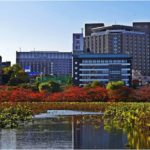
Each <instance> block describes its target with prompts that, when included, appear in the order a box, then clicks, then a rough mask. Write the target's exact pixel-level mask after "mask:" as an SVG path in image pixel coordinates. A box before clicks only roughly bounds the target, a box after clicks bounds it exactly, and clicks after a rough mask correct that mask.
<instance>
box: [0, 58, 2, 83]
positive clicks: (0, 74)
mask: <svg viewBox="0 0 150 150" xmlns="http://www.w3.org/2000/svg"><path fill="white" fill-rule="evenodd" d="M0 84H2V57H1V56H0Z"/></svg>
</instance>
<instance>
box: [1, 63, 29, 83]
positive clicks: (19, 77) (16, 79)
mask: <svg viewBox="0 0 150 150" xmlns="http://www.w3.org/2000/svg"><path fill="white" fill-rule="evenodd" d="M2 81H3V84H7V83H8V84H9V85H18V84H20V83H27V82H29V76H28V74H27V73H26V72H25V71H24V70H23V69H22V68H21V67H20V66H19V65H18V64H16V65H13V66H10V67H5V68H3V70H2Z"/></svg>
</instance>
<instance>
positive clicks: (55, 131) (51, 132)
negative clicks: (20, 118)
mask: <svg viewBox="0 0 150 150" xmlns="http://www.w3.org/2000/svg"><path fill="white" fill-rule="evenodd" d="M148 138H149V137H148V136H145V135H144V134H142V133H139V131H134V130H131V131H130V132H129V133H126V132H125V131H124V130H123V129H115V128H113V127H112V128H111V129H108V126H107V125H104V122H103V120H102V117H101V115H78V116H56V117H55V118H40V119H39V118H36V119H34V121H33V122H31V123H29V124H26V125H25V126H21V127H20V128H18V129H3V130H1V131H0V149H124V148H136V149H138V148H150V141H149V139H148Z"/></svg>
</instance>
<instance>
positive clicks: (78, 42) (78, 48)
mask: <svg viewBox="0 0 150 150" xmlns="http://www.w3.org/2000/svg"><path fill="white" fill-rule="evenodd" d="M83 46H84V38H83V33H74V34H73V53H83Z"/></svg>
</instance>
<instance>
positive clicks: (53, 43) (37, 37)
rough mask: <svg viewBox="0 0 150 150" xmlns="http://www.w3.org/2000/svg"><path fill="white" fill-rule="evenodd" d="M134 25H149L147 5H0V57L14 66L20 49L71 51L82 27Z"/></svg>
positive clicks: (140, 3)
mask: <svg viewBox="0 0 150 150" xmlns="http://www.w3.org/2000/svg"><path fill="white" fill-rule="evenodd" d="M136 21H150V1H132V2H131V1H47V2H43V1H32V2H30V1H28V2H21V1H20V2H11V1H9V2H0V55H1V56H2V59H3V61H12V64H14V63H15V62H16V51H20V49H21V51H32V50H40V51H42V50H43V51H47V50H49V51H71V50H72V34H73V33H78V32H81V28H84V24H85V23H99V22H103V23H105V25H112V24H125V25H132V22H136Z"/></svg>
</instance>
